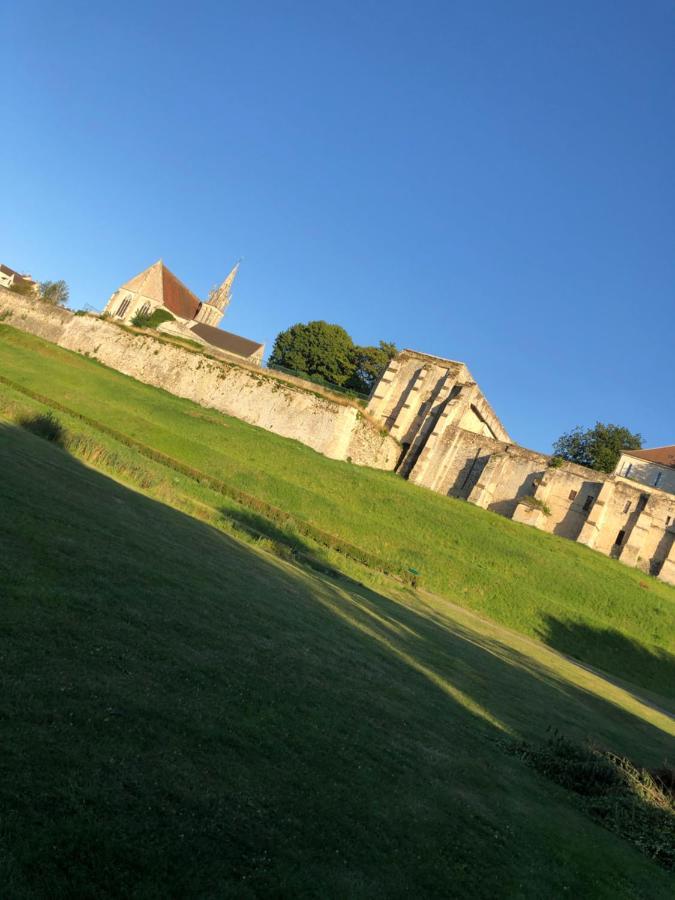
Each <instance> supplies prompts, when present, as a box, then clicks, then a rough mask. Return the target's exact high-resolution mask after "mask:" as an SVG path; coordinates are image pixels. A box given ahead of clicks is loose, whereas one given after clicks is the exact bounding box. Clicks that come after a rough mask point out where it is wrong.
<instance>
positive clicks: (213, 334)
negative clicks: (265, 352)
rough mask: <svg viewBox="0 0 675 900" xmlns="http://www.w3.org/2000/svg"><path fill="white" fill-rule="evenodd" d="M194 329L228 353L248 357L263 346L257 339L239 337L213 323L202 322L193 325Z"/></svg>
mask: <svg viewBox="0 0 675 900" xmlns="http://www.w3.org/2000/svg"><path fill="white" fill-rule="evenodd" d="M192 331H194V333H195V334H197V335H199V337H201V338H203V339H204V340H205V341H206V342H207V343H208V344H211V346H212V347H218V349H219V350H225V351H226V352H227V353H234V355H235V356H244V357H246V358H248V357H250V356H253V354H254V353H257V351H258V350H260V349H261V348H262V346H263V345H262V344H258V343H257V342H256V341H250V340H249V339H248V338H244V337H239V335H238V334H232V333H231V332H229V331H223V330H222V328H214V327H213V325H204V324H203V323H202V322H198V323H197V324H196V325H193V326H192Z"/></svg>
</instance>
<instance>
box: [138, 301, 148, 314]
mask: <svg viewBox="0 0 675 900" xmlns="http://www.w3.org/2000/svg"><path fill="white" fill-rule="evenodd" d="M149 312H150V304H149V303H144V304H143V306H141V308H140V309H139V310H138V313H137V315H139V316H147V314H148V313H149Z"/></svg>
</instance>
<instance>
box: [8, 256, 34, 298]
mask: <svg viewBox="0 0 675 900" xmlns="http://www.w3.org/2000/svg"><path fill="white" fill-rule="evenodd" d="M0 287H5V288H9V289H10V290H12V289H14V290H16V289H17V288H18V289H22V288H23V289H24V290H23V291H22V293H30V292H31V291H32V292H33V293H37V291H38V283H37V281H35V279H34V278H31V276H30V275H22V274H20V273H19V272H15V271H14V269H10V267H9V266H5V265H3V263H0Z"/></svg>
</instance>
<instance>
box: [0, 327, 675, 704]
mask: <svg viewBox="0 0 675 900" xmlns="http://www.w3.org/2000/svg"><path fill="white" fill-rule="evenodd" d="M0 360H1V372H0V374H2V375H4V376H5V377H6V378H8V379H10V380H11V381H13V382H15V383H17V384H20V385H22V386H24V387H25V388H28V389H31V390H33V391H37V392H38V393H40V394H41V395H43V396H44V397H46V398H47V400H48V399H49V398H51V399H52V400H54V401H56V402H58V403H60V404H61V405H62V406H65V407H66V408H69V409H72V410H73V411H75V412H77V413H80V414H83V415H85V416H87V417H89V418H90V419H92V420H94V421H98V422H101V423H104V424H105V426H106V427H108V428H110V429H113V430H114V431H115V432H117V433H118V434H120V435H121V436H126V437H128V438H131V439H133V440H134V441H137V442H139V443H140V444H142V445H143V446H144V447H146V448H148V449H149V450H150V451H157V452H159V453H161V454H164V455H166V456H168V457H170V458H171V459H173V460H176V461H177V462H178V464H179V465H180V466H183V467H189V468H191V469H193V470H197V471H198V472H201V473H204V474H206V475H208V476H211V477H212V478H215V479H217V480H218V481H220V482H224V483H225V484H226V485H227V486H228V488H230V489H231V493H232V495H233V496H236V492H237V491H239V492H244V493H245V494H247V495H251V496H253V497H254V498H256V499H258V500H259V501H261V504H262V505H264V504H269V505H272V506H274V507H276V508H278V509H280V510H282V511H283V512H284V513H285V514H286V515H287V516H288V515H290V516H291V517H293V518H294V519H295V520H296V521H297V522H298V523H300V531H302V526H303V525H306V526H308V527H307V528H306V529H305V530H306V531H311V529H312V528H314V529H317V530H320V531H322V532H324V533H327V534H329V535H332V536H334V538H335V539H337V540H338V541H342V542H344V543H345V544H349V545H351V546H353V547H357V548H358V549H359V550H360V551H362V554H363V556H364V558H366V559H371V558H376V559H377V560H381V561H382V562H383V564H384V567H385V568H387V569H389V570H390V571H392V572H399V573H401V572H402V573H405V572H407V570H408V569H409V568H414V569H416V570H418V571H419V572H421V584H422V585H423V586H424V587H426V588H428V589H429V590H431V591H434V592H436V593H439V594H442V595H443V596H445V597H447V598H449V599H451V600H452V601H453V602H456V603H459V604H461V605H462V606H465V607H467V608H469V609H473V610H476V611H478V612H480V613H483V614H486V615H488V616H490V617H491V618H492V619H494V620H495V621H497V622H500V623H502V624H504V625H507V626H509V627H511V628H514V629H516V630H518V631H520V632H522V633H523V634H527V635H531V636H533V637H536V638H539V639H541V640H543V641H545V642H546V643H547V644H549V645H550V646H552V647H555V648H557V649H559V650H561V651H563V652H566V653H570V654H572V655H574V656H576V657H578V658H579V659H581V660H583V661H585V662H586V663H589V664H591V665H594V666H598V667H600V668H602V669H605V670H606V671H608V672H610V673H612V674H614V675H616V676H617V677H620V678H625V679H627V680H629V681H633V682H635V683H636V684H638V685H641V686H642V687H644V688H647V689H650V690H654V691H657V692H660V693H663V694H667V695H668V696H669V697H671V698H672V697H673V696H674V695H675V687H674V686H675V677H674V675H675V661H674V657H673V650H674V649H675V627H674V624H673V623H674V618H673V613H674V609H675V591H674V590H673V589H672V588H671V587H669V586H667V585H665V584H663V583H661V582H658V581H657V580H656V579H654V578H651V577H649V576H647V575H644V574H643V573H641V572H639V571H637V570H632V569H628V568H626V567H625V566H623V565H621V564H620V563H618V562H616V561H613V560H609V559H607V558H605V557H603V556H602V555H600V554H598V553H595V552H593V551H590V550H588V549H587V548H585V547H582V546H580V545H577V544H575V543H573V542H570V541H566V540H563V539H560V538H556V537H554V536H552V535H547V534H543V533H541V532H537V531H535V530H534V529H531V528H527V527H525V526H520V525H517V524H515V523H513V522H510V521H508V520H505V519H502V518H501V517H499V516H497V515H494V514H491V513H487V512H485V511H483V510H479V509H476V508H475V507H472V506H471V505H469V504H467V503H464V502H462V501H456V500H452V499H449V498H446V497H441V496H438V495H436V494H433V493H432V492H430V491H426V490H423V489H420V488H417V487H415V486H414V485H411V484H409V483H407V482H405V481H403V480H402V479H400V478H398V477H397V476H395V475H393V474H391V473H383V472H377V471H374V470H370V469H364V468H359V467H356V466H351V465H349V464H348V463H339V462H335V461H332V460H328V459H325V458H324V457H322V456H320V455H319V454H317V453H315V452H313V451H312V450H310V449H309V448H307V447H305V446H303V445H302V444H299V443H297V442H294V441H289V440H286V439H284V438H280V437H278V436H276V435H273V434H267V433H265V432H263V431H261V430H260V429H257V428H253V427H251V426H249V425H247V424H246V423H244V422H241V421H239V420H237V419H232V418H229V417H227V416H223V415H221V414H219V413H217V412H215V411H210V410H206V409H203V408H201V407H199V406H196V405H195V404H193V403H190V402H189V401H184V400H180V399H179V398H176V397H173V396H171V395H168V394H166V393H165V392H163V391H159V390H157V389H155V388H151V387H148V386H146V385H143V384H140V383H139V382H136V381H134V380H133V379H130V378H127V377H125V376H122V375H120V374H119V373H117V372H114V371H112V370H110V369H106V368H105V367H103V366H101V365H99V364H97V363H95V362H93V361H91V360H88V359H86V358H84V357H82V356H79V355H77V354H73V353H69V352H67V351H64V350H62V349H60V348H58V347H55V346H53V345H50V344H48V343H46V342H45V341H41V340H40V339H38V338H35V337H32V336H30V335H26V334H23V333H21V332H18V331H16V330H15V329H12V328H10V327H8V326H6V325H0ZM11 394H12V391H11V390H10V389H8V388H7V386H6V385H2V384H0V398H1V397H2V396H5V398H6V399H7V397H8V396H10V395H11ZM59 415H62V413H59ZM94 430H95V429H94ZM176 487H177V490H179V492H180V493H181V494H182V495H184V496H185V495H193V496H194V497H195V499H196V500H198V501H199V502H200V503H202V504H205V505H206V506H207V507H211V508H214V509H219V508H220V507H222V508H223V509H224V511H226V512H227V514H228V515H229V516H230V518H231V519H236V520H237V521H238V522H239V523H240V524H242V525H245V526H247V527H250V528H253V529H256V530H259V531H266V530H267V531H268V532H269V533H270V534H272V535H273V536H277V537H280V538H282V539H293V537H294V536H295V537H297V534H298V529H297V528H296V529H294V528H293V527H292V525H291V526H290V527H289V526H288V524H287V523H286V524H284V523H283V522H281V523H277V524H276V525H274V526H271V527H270V523H269V517H268V516H266V515H265V514H264V510H263V511H262V512H261V510H259V509H255V508H251V506H250V505H249V506H246V505H242V504H237V503H235V502H234V501H233V500H232V499H230V500H223V498H222V497H221V496H219V495H215V494H213V493H212V494H210V495H206V494H204V491H203V486H199V485H197V484H196V482H195V481H194V480H193V479H190V478H188V477H186V476H185V475H184V474H183V473H178V475H177V481H176ZM167 491H168V488H167V487H166V485H165V493H164V496H165V499H169V500H170V497H169V496H168V493H167ZM204 515H207V513H204Z"/></svg>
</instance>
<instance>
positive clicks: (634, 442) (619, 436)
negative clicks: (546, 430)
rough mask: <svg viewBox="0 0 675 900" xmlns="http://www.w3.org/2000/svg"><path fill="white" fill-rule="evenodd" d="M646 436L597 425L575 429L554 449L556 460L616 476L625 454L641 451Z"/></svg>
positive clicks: (626, 429)
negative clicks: (624, 451) (624, 452)
mask: <svg viewBox="0 0 675 900" xmlns="http://www.w3.org/2000/svg"><path fill="white" fill-rule="evenodd" d="M640 447H642V436H641V435H639V434H634V433H633V432H632V431H630V430H629V429H628V428H625V427H623V426H621V425H605V424H604V423H603V422H596V423H595V425H594V426H593V428H587V429H585V430H584V429H582V428H581V427H580V426H577V427H576V428H573V429H572V431H570V432H568V433H567V434H563V435H561V436H560V437H559V438H558V440H557V441H556V442H555V444H554V445H553V452H554V453H555V455H556V456H560V457H562V459H566V460H567V461H568V462H573V463H578V464H579V465H580V466H587V467H588V468H589V469H597V470H599V471H600V472H613V471H614V469H615V468H616V464H617V462H618V461H619V457H620V456H621V452H622V451H623V450H639V449H640Z"/></svg>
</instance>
